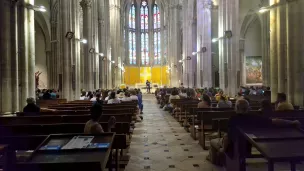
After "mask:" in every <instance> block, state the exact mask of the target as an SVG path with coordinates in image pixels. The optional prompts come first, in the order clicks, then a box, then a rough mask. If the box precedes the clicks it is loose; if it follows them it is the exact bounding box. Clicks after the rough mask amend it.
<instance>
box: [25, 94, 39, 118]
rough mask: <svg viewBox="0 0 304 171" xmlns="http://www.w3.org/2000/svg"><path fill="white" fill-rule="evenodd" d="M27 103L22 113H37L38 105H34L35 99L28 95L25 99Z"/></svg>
mask: <svg viewBox="0 0 304 171" xmlns="http://www.w3.org/2000/svg"><path fill="white" fill-rule="evenodd" d="M26 102H27V105H26V106H25V107H24V108H23V112H24V113H32V114H39V113H40V107H38V106H37V105H36V101H35V99H34V98H32V97H29V98H27V99H26Z"/></svg>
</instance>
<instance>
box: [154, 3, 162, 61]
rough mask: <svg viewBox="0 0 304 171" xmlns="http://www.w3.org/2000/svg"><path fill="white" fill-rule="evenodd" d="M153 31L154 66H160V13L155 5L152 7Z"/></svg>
mask: <svg viewBox="0 0 304 171" xmlns="http://www.w3.org/2000/svg"><path fill="white" fill-rule="evenodd" d="M153 26H154V28H153V30H154V64H155V65H159V64H161V61H160V60H161V46H160V45H161V42H160V36H161V33H160V12H159V7H158V6H157V4H154V6H153Z"/></svg>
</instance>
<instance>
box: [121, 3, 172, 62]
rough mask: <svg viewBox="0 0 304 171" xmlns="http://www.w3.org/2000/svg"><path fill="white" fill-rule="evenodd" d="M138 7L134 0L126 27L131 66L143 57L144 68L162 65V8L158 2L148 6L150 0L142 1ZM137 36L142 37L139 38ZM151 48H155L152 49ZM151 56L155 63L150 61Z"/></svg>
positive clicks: (141, 60)
mask: <svg viewBox="0 0 304 171" xmlns="http://www.w3.org/2000/svg"><path fill="white" fill-rule="evenodd" d="M138 7H139V8H137V5H136V3H135V2H134V0H133V1H132V4H131V6H130V10H129V11H128V12H129V14H128V18H129V19H128V20H129V21H128V25H126V34H128V40H126V41H127V42H126V43H128V44H129V45H128V49H127V53H126V54H128V55H129V64H130V65H136V64H137V62H136V61H137V58H140V57H141V59H140V60H139V61H140V62H139V64H140V65H142V66H150V65H152V64H153V65H160V64H161V59H162V56H161V49H162V48H161V38H162V37H163V36H164V35H162V32H161V13H160V6H158V4H156V2H154V3H152V4H148V0H141V1H140V4H138ZM149 12H151V14H149ZM149 18H150V20H149ZM138 22H139V23H138ZM149 27H150V28H149ZM149 29H150V30H149ZM137 35H138V36H140V37H137ZM149 36H150V37H149ZM138 38H139V39H138ZM136 40H137V41H136ZM149 43H151V44H149ZM164 45H165V44H164ZM136 47H140V48H136ZM149 47H153V48H152V49H150V48H149ZM137 50H139V52H137ZM150 53H152V54H150ZM136 54H137V56H136ZM138 54H140V55H138ZM150 55H152V56H153V59H154V60H153V61H154V62H153V63H152V62H151V61H150ZM163 55H164V57H165V56H166V54H165V53H164V54H163Z"/></svg>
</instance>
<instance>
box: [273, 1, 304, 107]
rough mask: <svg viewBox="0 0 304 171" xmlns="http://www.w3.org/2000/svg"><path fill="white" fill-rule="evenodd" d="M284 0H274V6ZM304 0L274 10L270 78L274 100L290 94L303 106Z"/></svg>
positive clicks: (292, 99)
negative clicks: (278, 95) (303, 42)
mask: <svg viewBox="0 0 304 171" xmlns="http://www.w3.org/2000/svg"><path fill="white" fill-rule="evenodd" d="M281 1H282V0H271V1H270V5H276V4H278V3H281ZM303 7H304V2H303V1H291V2H288V3H286V4H284V5H279V6H278V7H277V8H275V9H272V10H270V68H271V70H270V79H271V84H270V87H271V93H272V94H271V100H272V102H274V101H276V98H277V93H286V94H287V97H288V101H290V102H291V103H293V104H294V105H299V106H303V104H304V101H303V96H304V82H303V81H304V77H303V73H304V72H303V71H304V68H303V64H304V58H303V55H304V51H303V48H302V44H301V41H302V40H301V38H302V37H303V36H304V33H303V32H301V29H302V28H303V26H304V24H303V22H304V19H303V17H302V18H301V16H303V12H302V11H301V9H302V8H303Z"/></svg>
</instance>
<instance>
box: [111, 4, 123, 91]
mask: <svg viewBox="0 0 304 171" xmlns="http://www.w3.org/2000/svg"><path fill="white" fill-rule="evenodd" d="M120 3H121V2H120V0H111V1H110V18H111V20H110V35H111V48H112V50H111V55H112V60H113V61H115V64H114V67H113V68H114V75H115V76H114V77H115V78H114V80H115V81H114V82H115V85H113V86H119V85H120V84H121V72H120V69H119V67H118V63H119V62H118V59H119V58H118V57H121V56H120V55H121V32H120V21H121V18H120Z"/></svg>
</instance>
